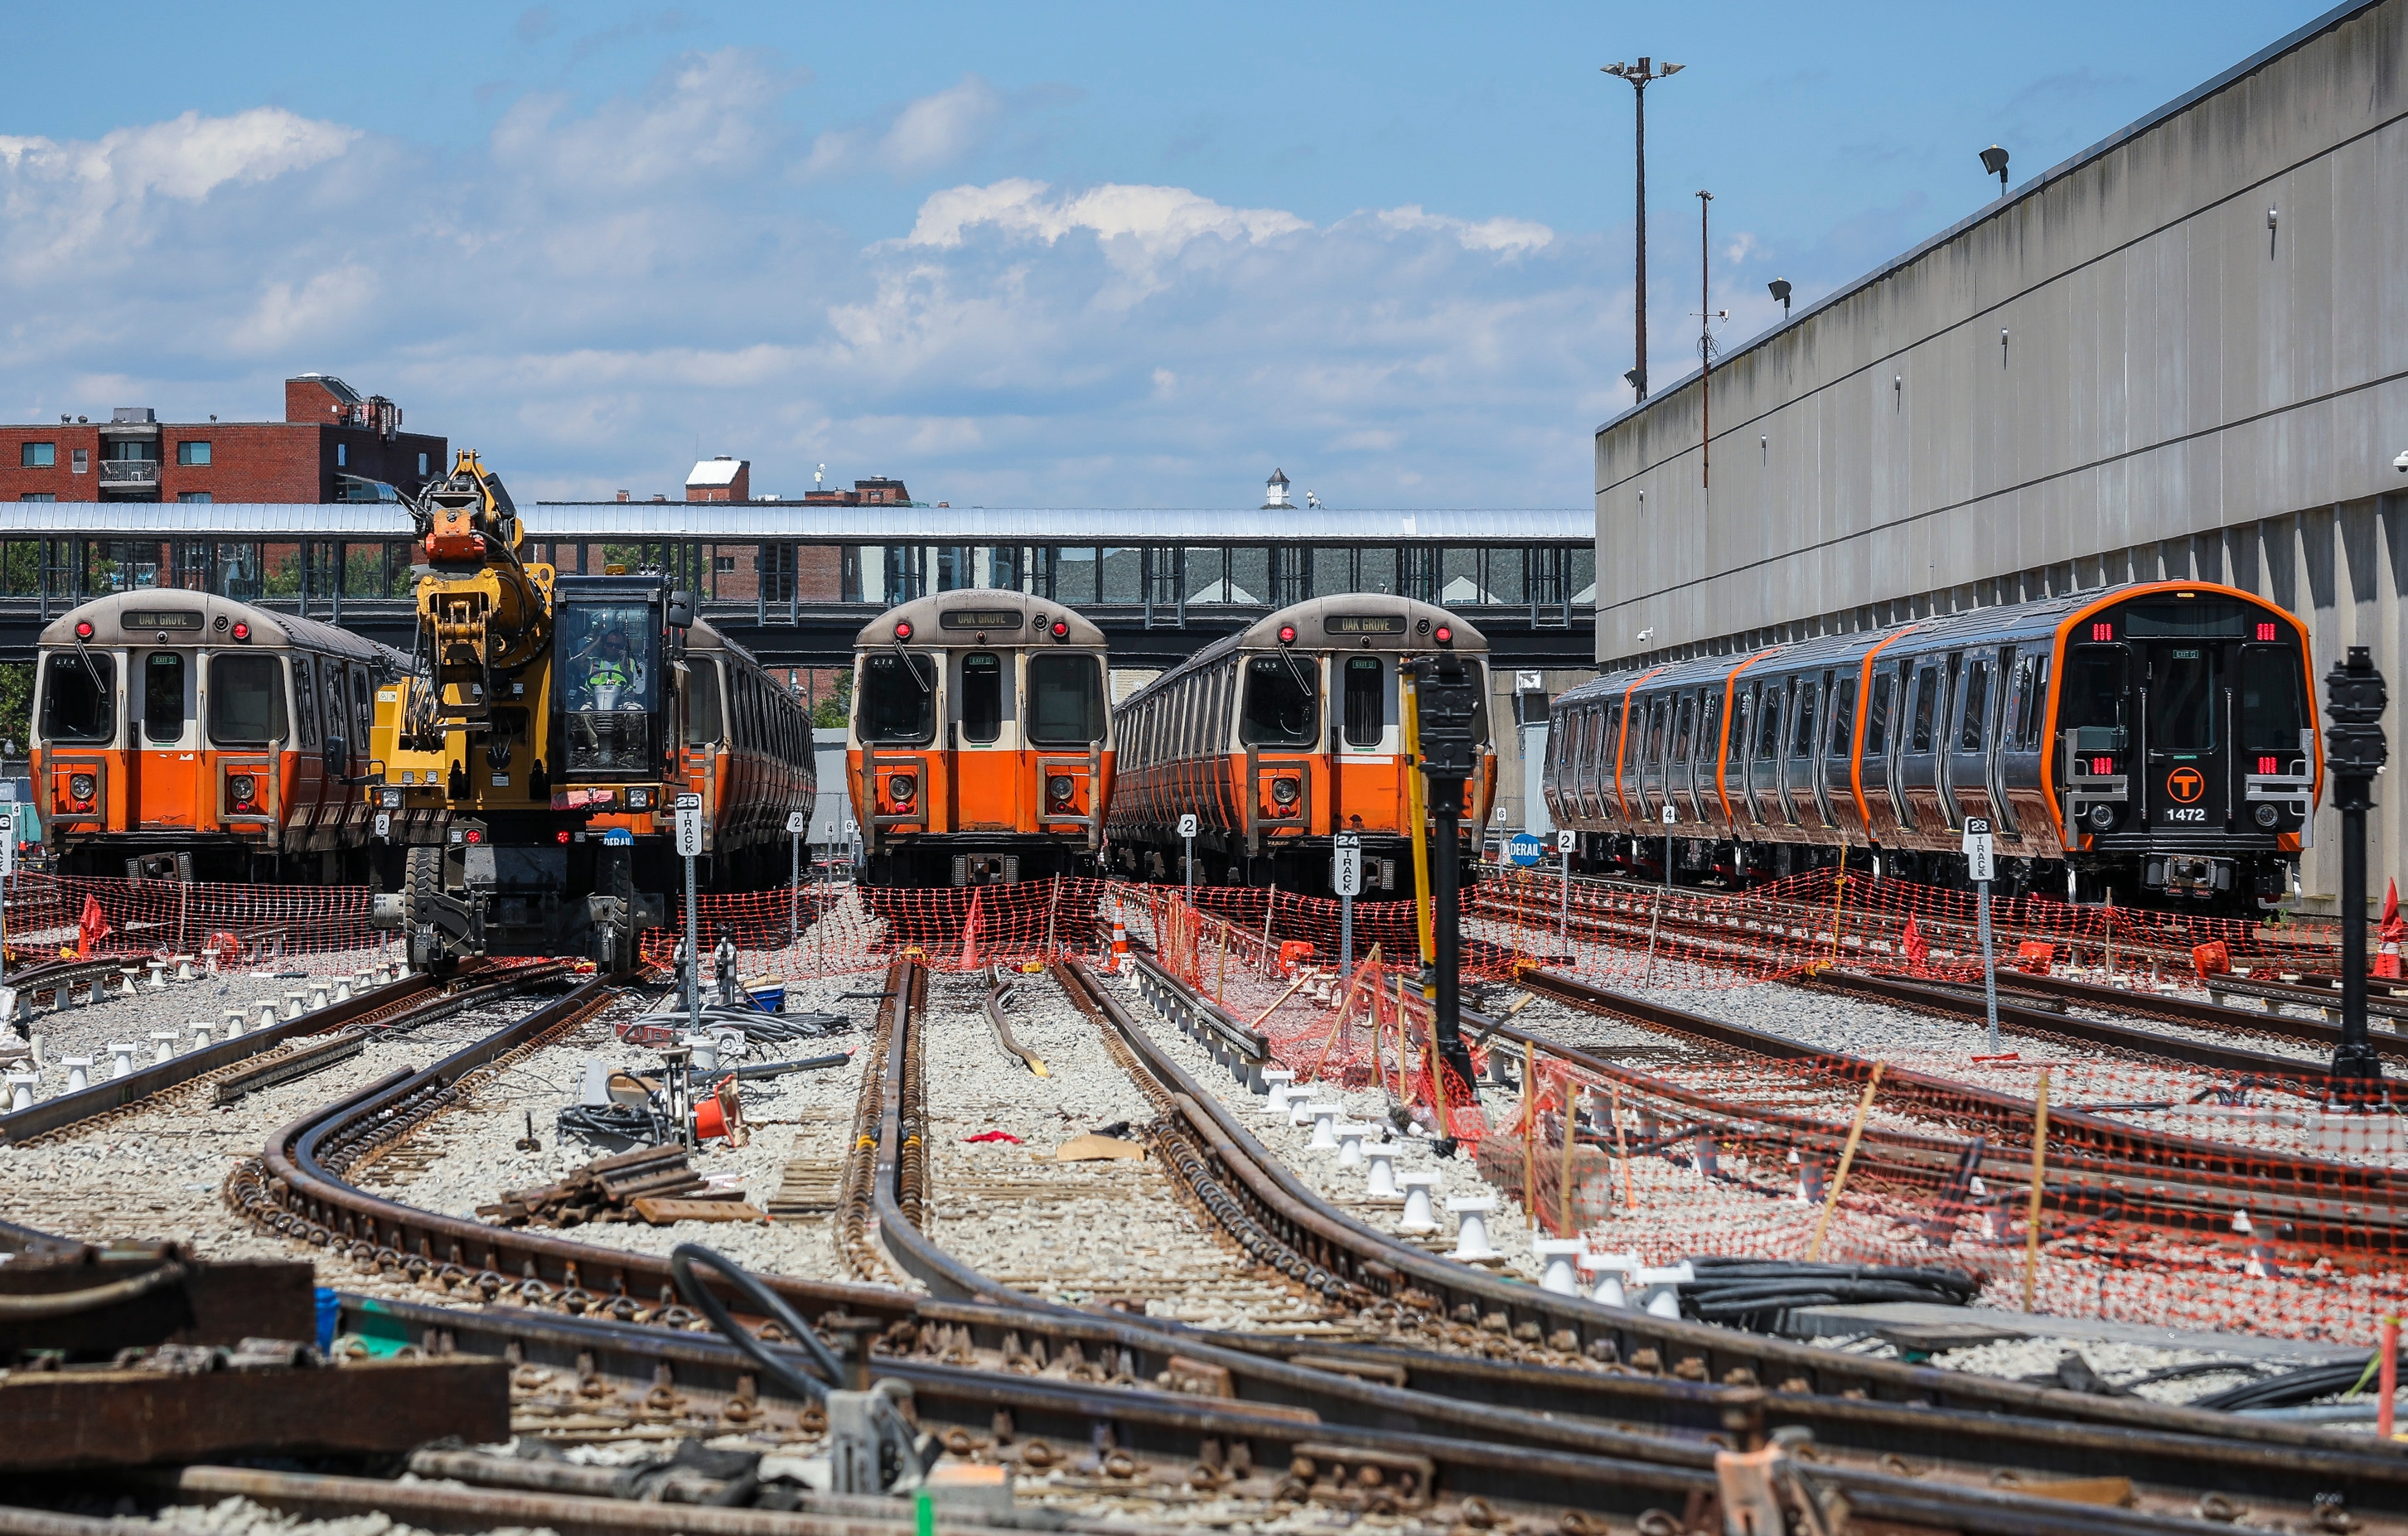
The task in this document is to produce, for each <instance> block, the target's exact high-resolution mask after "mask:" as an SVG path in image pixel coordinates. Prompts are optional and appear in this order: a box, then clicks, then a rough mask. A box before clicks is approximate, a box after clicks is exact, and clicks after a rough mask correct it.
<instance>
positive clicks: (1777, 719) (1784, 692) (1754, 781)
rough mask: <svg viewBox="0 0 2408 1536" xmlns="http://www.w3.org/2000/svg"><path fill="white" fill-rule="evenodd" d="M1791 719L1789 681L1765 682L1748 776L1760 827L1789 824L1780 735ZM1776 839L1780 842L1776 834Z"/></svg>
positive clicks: (1749, 790) (1757, 709)
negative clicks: (1783, 798)
mask: <svg viewBox="0 0 2408 1536" xmlns="http://www.w3.org/2000/svg"><path fill="white" fill-rule="evenodd" d="M1788 719H1789V684H1788V682H1787V681H1786V680H1785V679H1780V678H1768V679H1766V680H1765V683H1764V687H1763V690H1762V691H1761V692H1760V693H1759V694H1758V695H1757V696H1756V741H1755V743H1754V748H1755V750H1754V752H1753V754H1752V755H1751V760H1750V762H1749V764H1748V773H1747V782H1748V794H1749V797H1750V798H1751V800H1752V801H1753V803H1754V806H1755V809H1756V825H1758V826H1762V827H1767V828H1779V827H1785V826H1787V825H1789V812H1788V810H1787V808H1785V806H1784V805H1783V804H1782V803H1781V742H1782V734H1781V732H1782V728H1783V726H1784V725H1786V724H1787V723H1788ZM1775 838H1776V840H1777V833H1776V834H1775Z"/></svg>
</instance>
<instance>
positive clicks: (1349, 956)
mask: <svg viewBox="0 0 2408 1536" xmlns="http://www.w3.org/2000/svg"><path fill="white" fill-rule="evenodd" d="M1329 887H1330V889H1331V890H1334V891H1336V892H1337V893H1338V974H1339V975H1340V976H1341V977H1346V976H1352V975H1354V974H1355V897H1358V896H1361V895H1362V894H1363V834H1361V833H1360V832H1340V833H1338V834H1337V835H1335V836H1333V837H1332V838H1331V839H1330V840H1329Z"/></svg>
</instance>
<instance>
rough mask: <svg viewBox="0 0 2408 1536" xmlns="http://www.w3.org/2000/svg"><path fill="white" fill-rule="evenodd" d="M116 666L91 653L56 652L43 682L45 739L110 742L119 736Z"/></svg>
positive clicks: (111, 659)
mask: <svg viewBox="0 0 2408 1536" xmlns="http://www.w3.org/2000/svg"><path fill="white" fill-rule="evenodd" d="M116 683H117V663H116V661H115V660H114V659H113V658H111V657H108V656H105V655H95V654H94V653H92V652H89V651H79V652H76V653H73V654H69V653H66V652H54V653H52V654H51V656H50V674H49V675H48V676H47V677H45V678H43V679H42V739H44V740H45V741H74V742H93V741H107V740H109V739H113V738H114V737H115V736H116V735H117V695H116V691H115V690H116Z"/></svg>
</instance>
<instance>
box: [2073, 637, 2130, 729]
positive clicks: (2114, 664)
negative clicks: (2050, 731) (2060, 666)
mask: <svg viewBox="0 0 2408 1536" xmlns="http://www.w3.org/2000/svg"><path fill="white" fill-rule="evenodd" d="M2131 670H2132V657H2131V653H2130V652H2128V651H2127V650H2125V649H2124V647H2122V646H2120V645H2076V646H2072V647H2070V648H2068V650H2067V652H2066V656H2065V690H2064V696H2063V697H2062V698H2061V699H2060V700H2059V701H2058V704H2057V725H2058V726H2059V727H2060V728H2061V729H2065V730H2079V729H2084V728H2092V729H2104V730H2114V731H2117V732H2121V731H2122V730H2124V729H2125V727H2126V726H2127V725H2129V724H2130V723H2129V722H2128V721H2127V720H2126V719H2125V718H2124V704H2125V700H2126V699H2127V698H2128V697H2129V696H2130V694H2131ZM2084 750H2088V749H2086V748H2085V749H2084Z"/></svg>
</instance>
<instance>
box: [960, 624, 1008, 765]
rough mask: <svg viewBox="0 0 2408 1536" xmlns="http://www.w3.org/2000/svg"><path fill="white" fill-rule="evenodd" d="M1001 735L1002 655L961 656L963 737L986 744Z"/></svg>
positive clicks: (980, 652) (988, 653)
mask: <svg viewBox="0 0 2408 1536" xmlns="http://www.w3.org/2000/svg"><path fill="white" fill-rule="evenodd" d="M950 616H951V615H948V617H950ZM1002 734H1003V658H1002V657H1001V656H998V655H996V653H994V652H992V651H973V652H971V653H969V654H968V655H967V656H964V657H963V658H962V739H963V740H965V741H975V742H978V743H979V744H980V745H982V746H983V745H985V744H986V743H987V742H989V741H992V740H994V739H996V737H998V736H1001V735H1002Z"/></svg>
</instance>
